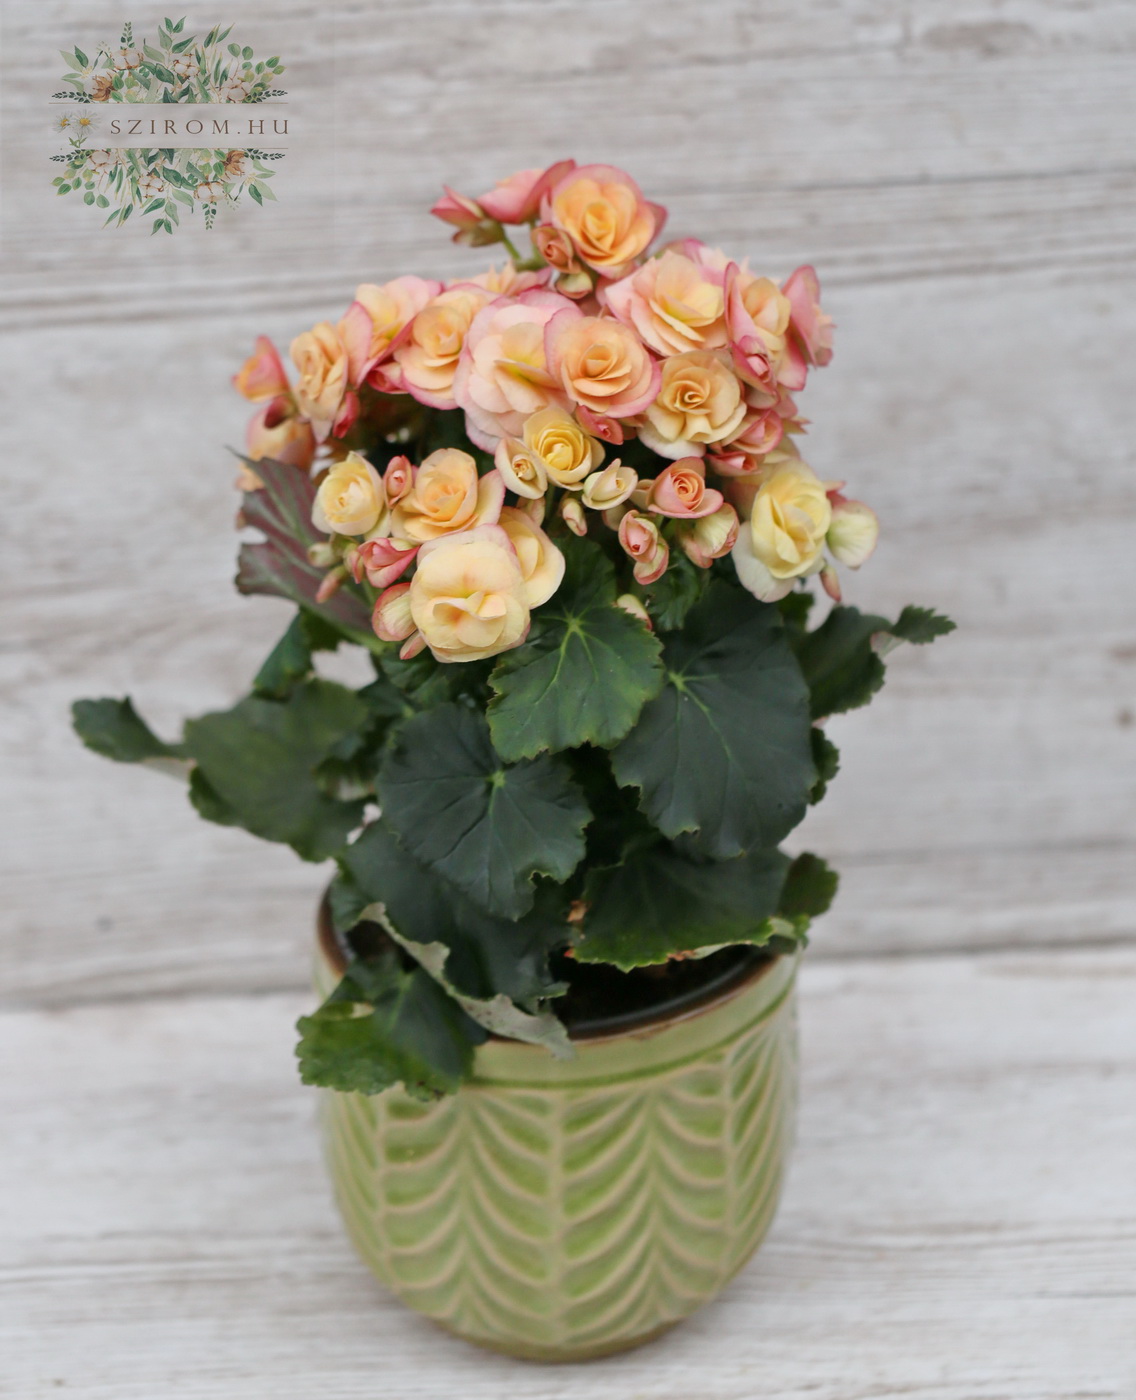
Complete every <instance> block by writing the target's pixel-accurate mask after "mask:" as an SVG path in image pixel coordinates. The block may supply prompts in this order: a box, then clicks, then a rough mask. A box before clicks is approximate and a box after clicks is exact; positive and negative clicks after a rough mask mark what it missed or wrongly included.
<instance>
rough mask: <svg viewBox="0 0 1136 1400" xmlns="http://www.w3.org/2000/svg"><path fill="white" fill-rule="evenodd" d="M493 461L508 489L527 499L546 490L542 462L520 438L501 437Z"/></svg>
mask: <svg viewBox="0 0 1136 1400" xmlns="http://www.w3.org/2000/svg"><path fill="white" fill-rule="evenodd" d="M493 462H494V465H495V466H496V468H497V470H498V471H499V472H500V473H501V478H502V480H503V481H504V483H505V485H506V486H507V487H508V489H509V490H510V491H514V492H516V494H517V495H518V496H522V497H524V498H525V499H527V500H533V501H535V500H538V499H539V498H540V497H541V496H543V495H544V493H545V491H547V490H548V473H547V472H546V471H545V469H544V463H543V462H542V461H541V460H540V458H539V457H538V456H537V455H536V453H535V452H533V451H532V450H531V449H530V448H529V447H526V445H525V444H524V443H523V442H522V441H521V439H520V438H512V437H507V438H502V439H501V441H500V442H499V443H498V444H497V447H496V450H495V451H494V453H493Z"/></svg>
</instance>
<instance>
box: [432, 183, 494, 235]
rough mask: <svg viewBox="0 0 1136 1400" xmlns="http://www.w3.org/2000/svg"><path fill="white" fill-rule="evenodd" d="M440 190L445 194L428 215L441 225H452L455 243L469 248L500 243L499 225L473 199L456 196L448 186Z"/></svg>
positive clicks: (460, 195)
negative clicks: (432, 216)
mask: <svg viewBox="0 0 1136 1400" xmlns="http://www.w3.org/2000/svg"><path fill="white" fill-rule="evenodd" d="M442 189H443V190H445V194H444V195H443V196H442V198H441V199H439V200H438V202H437V203H436V204H435V205H434V206H433V207H432V208H431V210H430V213H431V214H433V215H434V217H435V218H436V219H441V220H442V221H443V223H447V224H453V225H454V227H455V228H456V229H457V233H455V234H454V236H453V241H454V242H455V243H464V244H465V245H466V246H467V247H470V248H484V247H485V246H486V245H487V244H489V243H500V241H501V226H500V224H498V222H497V220H496V219H494V218H491V217H490V216H489V215H488V214H486V212H485V210H484V209H482V207H481V205H480V204H478V202H477V201H476V200H475V199H469V198H467V196H465V195H464V194H458V192H457V191H456V190H452V189H450V187H449V185H443V186H442Z"/></svg>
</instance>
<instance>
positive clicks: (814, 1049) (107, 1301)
mask: <svg viewBox="0 0 1136 1400" xmlns="http://www.w3.org/2000/svg"><path fill="white" fill-rule="evenodd" d="M1134 989H1136V953H1134V952H1133V951H1132V950H1131V949H1129V950H1126V951H1113V952H1099V953H1092V954H1056V953H1052V952H1050V953H1047V954H1045V955H1044V956H1038V955H1035V954H1022V953H1018V954H1014V955H1011V956H991V957H981V958H976V957H944V958H935V959H926V960H911V959H907V960H900V961H891V960H884V959H877V960H869V961H864V962H861V963H856V964H834V963H829V964H827V965H822V964H819V963H817V962H815V961H812V960H810V961H808V962H807V963H806V966H805V969H804V971H803V977H802V1032H803V1051H804V1055H803V1074H804V1085H803V1099H802V1115H801V1123H800V1135H799V1142H798V1145H797V1148H796V1153H795V1157H794V1161H793V1166H792V1171H791V1174H790V1180H789V1186H788V1191H787V1195H786V1199H785V1201H784V1204H783V1207H782V1210H781V1213H780V1216H779V1218H778V1220H777V1222H776V1224H775V1226H774V1229H773V1232H772V1235H771V1237H770V1239H769V1241H768V1243H767V1244H766V1246H765V1247H764V1248H763V1250H762V1251H761V1252H760V1254H759V1255H758V1257H757V1259H756V1260H755V1261H754V1263H753V1264H752V1265H751V1266H750V1267H749V1268H747V1269H746V1270H745V1272H744V1273H743V1274H742V1275H741V1276H740V1278H739V1279H738V1280H737V1281H736V1282H735V1283H734V1284H733V1285H732V1286H731V1288H730V1289H729V1290H728V1291H727V1292H726V1294H725V1296H724V1297H723V1298H722V1299H721V1300H720V1301H719V1302H717V1303H715V1304H713V1305H712V1306H710V1307H709V1308H707V1309H706V1310H705V1311H704V1312H703V1313H701V1314H700V1315H698V1316H697V1317H696V1318H694V1319H692V1320H691V1321H690V1322H689V1323H688V1324H686V1325H685V1326H683V1327H681V1328H680V1329H678V1330H677V1331H675V1332H674V1333H672V1334H670V1335H669V1336H668V1337H666V1338H665V1339H663V1340H662V1341H660V1342H659V1343H657V1344H654V1345H652V1346H650V1347H648V1348H645V1349H644V1350H642V1351H639V1352H635V1353H632V1354H630V1355H627V1356H625V1357H621V1358H615V1359H612V1360H609V1361H606V1362H602V1363H598V1364H594V1365H591V1366H586V1367H565V1368H555V1369H543V1368H538V1367H532V1366H528V1365H525V1364H522V1363H513V1362H509V1361H505V1360H502V1359H499V1358H496V1357H493V1356H491V1355H488V1354H485V1353H481V1352H477V1351H474V1350H472V1349H470V1348H468V1347H466V1346H465V1345H464V1344H462V1343H460V1342H457V1341H455V1340H453V1339H450V1338H448V1337H446V1336H444V1335H442V1334H441V1333H439V1332H437V1331H435V1330H434V1328H433V1327H432V1326H430V1325H429V1324H427V1323H425V1322H424V1321H422V1320H420V1319H417V1318H415V1317H413V1316H412V1315H410V1314H408V1313H407V1312H405V1311H404V1310H403V1308H402V1307H401V1305H399V1304H397V1303H396V1302H394V1301H393V1300H392V1299H390V1298H389V1297H387V1296H386V1295H385V1294H384V1293H383V1292H382V1291H381V1290H380V1289H379V1287H378V1286H377V1285H376V1284H374V1283H373V1282H372V1281H371V1280H370V1278H369V1276H368V1275H367V1274H366V1272H365V1271H364V1269H363V1267H362V1266H361V1265H360V1264H359V1263H358V1262H357V1261H356V1260H355V1258H354V1257H353V1255H352V1254H351V1253H350V1250H349V1247H348V1245H347V1244H346V1242H345V1240H344V1238H343V1237H342V1235H341V1233H340V1230H339V1226H338V1223H337V1221H336V1219H335V1217H334V1214H333V1210H332V1207H331V1205H330V1202H329V1199H328V1191H327V1186H326V1182H325V1180H324V1177H323V1173H322V1169H321V1165H320V1162H319V1156H318V1148H317V1141H316V1135H315V1125H314V1101H313V1095H312V1094H311V1091H308V1090H305V1089H303V1088H302V1087H301V1086H300V1085H299V1084H298V1083H297V1082H296V1080H295V1077H294V1071H293V1068H292V1064H291V1058H290V1042H291V1022H292V1020H293V1019H294V1018H295V1016H296V1015H297V1014H298V1013H299V1012H300V1011H301V1010H302V1009H303V1007H304V1006H305V1005H306V999H305V998H303V997H299V996H295V995H287V996H281V995H273V996H264V997H230V998H201V999H196V998H191V999H183V1000H153V1001H147V1000H139V1001H136V1002H132V1003H128V1004H122V1005H116V1006H101V1007H87V1008H78V1009H76V1008H73V1009H70V1010H55V1011H29V1012H22V1013H7V1014H4V1015H0V1055H2V1057H3V1060H4V1063H5V1064H7V1065H9V1066H12V1067H18V1072H17V1073H9V1074H8V1075H6V1076H5V1077H4V1079H3V1080H2V1081H0V1117H2V1119H3V1121H4V1123H5V1124H6V1125H7V1126H6V1129H5V1152H4V1154H3V1157H2V1158H0V1185H2V1188H3V1189H0V1240H2V1245H0V1298H2V1300H3V1303H2V1306H0V1389H3V1390H4V1392H5V1393H11V1394H12V1395H14V1396H20V1397H28V1400H42V1397H46V1396H48V1395H55V1394H57V1393H60V1392H62V1393H64V1394H69V1395H74V1396H76V1397H83V1400H112V1397H113V1400H151V1397H153V1396H154V1395H155V1394H159V1393H160V1394H162V1395H168V1396H176V1397H178V1400H242V1397H250V1400H251V1397H254V1396H255V1397H260V1396H263V1395H266V1394H272V1395H273V1396H275V1397H278V1400H291V1397H295V1400H311V1397H312V1396H313V1395H317V1394H327V1395H335V1396H336V1397H343V1400H351V1398H352V1397H359V1400H362V1397H364V1396H373V1395H374V1394H375V1393H376V1385H378V1386H379V1389H380V1391H381V1393H382V1394H384V1395H391V1396H401V1395H414V1396H415V1397H421V1400H435V1398H436V1400H443V1398H444V1397H450V1396H452V1395H454V1394H455V1393H457V1394H461V1395H463V1396H468V1397H469V1400H481V1398H482V1397H484V1400H491V1398H492V1400H497V1397H499V1396H501V1395H502V1394H505V1393H507V1392H512V1391H514V1390H516V1391H519V1392H521V1393H523V1394H525V1395H527V1396H533V1397H540V1398H541V1400H554V1398H555V1400H600V1397H602V1398H603V1400H617V1397H619V1398H620V1400H622V1397H625V1396H628V1395H632V1394H634V1395H642V1396H650V1397H653V1400H670V1398H671V1397H673V1400H689V1397H693V1396H697V1397H698V1400H751V1398H752V1397H753V1396H754V1395H757V1394H761V1395H776V1396H778V1397H782V1396H783V1397H798V1396H799V1397H802V1400H804V1397H806V1396H807V1397H809V1400H875V1397H878V1396H881V1395H899V1394H902V1395H907V1396H915V1397H927V1400H1071V1397H1073V1396H1075V1395H1080V1396H1086V1395H1092V1396H1094V1397H1098V1398H1099V1400H1128V1397H1129V1396H1131V1394H1132V1393H1133V1388H1134V1387H1136V1349H1134V1347H1133V1344H1132V1343H1133V1330H1132V1320H1133V1317H1134V1316H1136V1289H1134V1285H1133V1279H1134V1277H1136V1197H1134V1195H1133V1191H1132V1182H1133V1179H1134V1176H1136V1101H1134V1099H1133V1095H1132V1091H1131V1086H1132V1082H1133V1075H1134V1073H1136V1021H1134V1019H1133V1017H1132V1014H1131V1007H1132V997H1133V991H1134ZM376 1377H380V1378H381V1379H379V1380H376Z"/></svg>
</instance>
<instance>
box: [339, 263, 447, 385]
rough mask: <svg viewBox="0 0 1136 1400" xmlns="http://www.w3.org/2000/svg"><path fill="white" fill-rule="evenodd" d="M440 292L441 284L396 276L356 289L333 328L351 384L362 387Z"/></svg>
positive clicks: (366, 283)
mask: <svg viewBox="0 0 1136 1400" xmlns="http://www.w3.org/2000/svg"><path fill="white" fill-rule="evenodd" d="M441 290H442V284H441V282H434V281H427V280H426V278H424V277H396V278H395V279H394V281H393V282H385V283H383V285H382V286H378V285H376V284H375V283H373V282H364V283H362V284H361V285H360V286H358V287H356V289H355V300H354V301H353V302H352V303H351V305H350V306H349V307H348V309H347V312H346V314H345V315H344V317H343V319H342V320H341V321H340V323H339V325H338V327H337V328H336V329H337V330H338V332H339V338H340V340H341V341H342V342H343V344H344V345H345V346H346V348H347V354H348V358H349V365H350V368H349V374H348V378H349V381H350V383H352V384H355V385H358V384H362V383H363V381H364V380H365V379H366V378H367V376H368V375H369V374H370V373H371V371H372V370H373V369H374V368H375V366H376V365H379V364H381V363H382V362H383V360H385V359H387V357H388V356H389V355H390V354H391V353H392V351H393V350H394V347H395V346H396V345H397V344H399V343H400V341H401V339H403V338H405V336H406V334H407V331H408V327H409V326H410V323H411V321H412V320H413V319H414V317H415V316H417V314H418V313H419V312H420V311H421V310H422V308H423V307H424V306H425V305H426V304H427V302H429V301H430V299H431V298H432V297H436V296H437V295H438V293H439V292H440V291H441ZM377 387H379V388H384V387H386V386H385V385H384V384H380V385H378V386H377ZM387 392H389V389H388V390H387Z"/></svg>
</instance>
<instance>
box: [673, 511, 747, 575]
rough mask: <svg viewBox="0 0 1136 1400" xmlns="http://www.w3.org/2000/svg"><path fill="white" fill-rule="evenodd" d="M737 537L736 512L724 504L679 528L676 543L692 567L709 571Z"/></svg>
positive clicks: (730, 548) (732, 545) (731, 546)
mask: <svg viewBox="0 0 1136 1400" xmlns="http://www.w3.org/2000/svg"><path fill="white" fill-rule="evenodd" d="M737 538H738V513H737V511H736V510H735V509H734V508H733V506H732V505H730V504H729V502H728V501H723V502H722V504H721V505H720V506H719V507H718V509H717V510H716V511H715V512H714V513H713V514H712V515H702V516H699V517H698V518H697V519H695V520H690V521H687V522H686V523H685V524H684V525H682V526H680V527H679V531H678V542H679V544H680V545H681V546H682V549H683V552H684V553H685V555H686V557H687V558H688V559H689V560H690V561H691V563H692V564H697V565H698V567H699V568H700V569H708V568H709V567H710V565H711V564H712V563H713V562H714V560H715V559H721V558H722V557H723V556H724V555H726V554H729V552H730V550H732V549H733V547H734V544H735V543H736V542H737Z"/></svg>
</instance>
